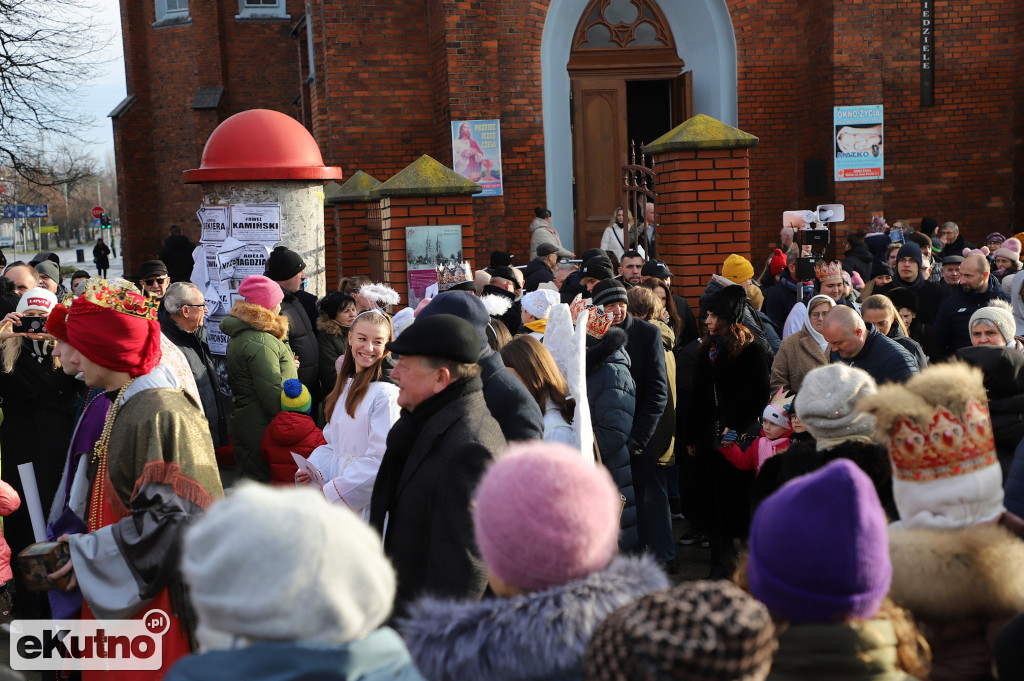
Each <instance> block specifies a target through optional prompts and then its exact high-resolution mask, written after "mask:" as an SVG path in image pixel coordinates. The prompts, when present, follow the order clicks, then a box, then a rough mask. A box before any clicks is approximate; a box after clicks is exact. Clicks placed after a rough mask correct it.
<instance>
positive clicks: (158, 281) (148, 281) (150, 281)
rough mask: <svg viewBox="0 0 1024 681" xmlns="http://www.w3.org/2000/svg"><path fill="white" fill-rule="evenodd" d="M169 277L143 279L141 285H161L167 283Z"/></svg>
mask: <svg viewBox="0 0 1024 681" xmlns="http://www.w3.org/2000/svg"><path fill="white" fill-rule="evenodd" d="M169 278H170V277H156V278H154V279H143V280H142V283H143V284H145V285H146V286H153V285H154V284H162V283H164V282H165V281H167V280H168V279H169Z"/></svg>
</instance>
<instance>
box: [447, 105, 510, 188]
mask: <svg viewBox="0 0 1024 681" xmlns="http://www.w3.org/2000/svg"><path fill="white" fill-rule="evenodd" d="M452 168H454V169H455V172H457V173H458V174H459V175H462V176H463V177H465V178H466V179H468V180H472V181H473V182H476V183H477V184H479V185H480V186H481V187H483V189H484V190H483V191H482V192H481V193H480V194H477V196H501V194H502V185H501V122H500V121H498V120H492V121H452Z"/></svg>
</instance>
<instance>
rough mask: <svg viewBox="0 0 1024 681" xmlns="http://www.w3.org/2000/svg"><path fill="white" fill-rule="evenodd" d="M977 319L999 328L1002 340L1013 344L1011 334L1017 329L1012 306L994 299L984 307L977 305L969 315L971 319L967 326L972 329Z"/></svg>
mask: <svg viewBox="0 0 1024 681" xmlns="http://www.w3.org/2000/svg"><path fill="white" fill-rule="evenodd" d="M999 302H1001V301H999ZM1004 306H1005V307H1004ZM978 320H982V321H985V322H988V323H989V324H990V325H992V326H994V327H996V328H997V329H999V333H1000V334H1002V336H1003V340H1005V341H1006V344H1007V345H1013V335H1014V333H1016V331H1017V323H1016V322H1015V321H1014V319H1013V312H1012V308H1010V307H1009V305H1006V304H1005V303H1004V304H1003V305H999V304H998V303H997V302H996V301H993V303H990V304H988V305H986V306H985V307H979V308H978V309H977V310H976V311H975V312H974V314H972V315H971V321H970V323H969V324H968V325H967V328H968V329H970V330H972V331H973V330H974V323H975V322H976V321H978Z"/></svg>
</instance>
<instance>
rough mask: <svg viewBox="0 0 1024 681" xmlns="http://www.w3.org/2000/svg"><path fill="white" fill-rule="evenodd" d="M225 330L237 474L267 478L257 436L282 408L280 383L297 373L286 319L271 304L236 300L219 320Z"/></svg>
mask: <svg viewBox="0 0 1024 681" xmlns="http://www.w3.org/2000/svg"><path fill="white" fill-rule="evenodd" d="M220 328H221V331H223V332H224V333H225V334H227V335H228V336H229V337H230V338H231V340H229V341H228V351H227V368H228V383H229V384H230V385H231V394H232V398H231V401H232V413H231V433H232V437H233V438H234V447H235V463H236V464H237V465H238V475H239V477H244V478H251V479H253V480H259V481H262V482H270V468H269V466H267V464H266V462H264V461H263V459H262V458H261V457H260V441H261V440H262V439H263V431H264V430H266V428H267V426H268V425H269V424H270V421H271V419H273V418H274V416H275V415H276V414H277V412H279V411H281V386H282V385H283V384H284V382H285V381H286V380H288V379H289V378H298V373H297V371H296V369H295V355H294V354H293V353H292V351H291V348H290V347H289V346H288V320H287V318H285V317H283V316H280V315H275V314H274V313H272V312H271V311H270V310H268V309H266V308H264V307H260V306H259V305H253V304H252V303H246V302H242V301H239V302H237V303H235V306H234V307H232V308H231V312H229V313H228V315H227V316H226V317H224V320H223V321H222V322H221V323H220Z"/></svg>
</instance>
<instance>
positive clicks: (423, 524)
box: [0, 204, 1024, 681]
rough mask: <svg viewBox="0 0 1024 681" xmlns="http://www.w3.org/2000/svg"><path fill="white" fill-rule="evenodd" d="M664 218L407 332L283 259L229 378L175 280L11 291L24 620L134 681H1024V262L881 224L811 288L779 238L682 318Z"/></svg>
mask: <svg viewBox="0 0 1024 681" xmlns="http://www.w3.org/2000/svg"><path fill="white" fill-rule="evenodd" d="M644 213H645V215H644V221H643V223H642V224H641V225H635V224H634V223H633V222H632V216H631V215H629V213H628V211H626V212H625V213H623V212H622V211H621V210H620V214H619V215H618V217H617V219H618V222H616V223H613V225H610V226H609V230H610V232H608V231H606V235H605V236H606V237H608V236H610V237H611V239H612V241H616V239H619V240H620V241H616V243H615V244H614V245H617V246H619V248H615V247H614V245H613V246H610V247H608V248H604V247H603V248H600V249H590V250H588V251H585V252H584V253H582V254H581V256H580V258H578V259H577V258H575V255H574V254H573V253H572V252H571V251H569V250H567V249H565V248H564V247H563V246H562V243H561V241H560V239H559V237H558V233H557V232H556V231H555V230H554V229H553V228H552V227H551V221H550V220H551V215H550V212H548V211H547V210H545V209H537V211H535V218H534V220H533V223H532V224H531V225H530V234H531V240H530V244H531V245H530V249H531V252H530V258H529V260H528V262H527V264H526V265H525V266H523V267H515V266H513V262H514V260H515V258H514V256H513V254H511V253H507V252H500V251H496V252H494V253H493V254H492V255H491V258H490V262H489V263H488V264H487V267H484V268H479V269H475V268H474V267H473V266H472V263H468V262H465V263H440V264H439V265H438V267H437V284H436V287H434V290H431V291H430V293H429V294H428V297H427V298H425V299H423V300H422V301H421V302H419V303H418V304H417V305H415V306H403V305H402V302H403V301H402V300H401V297H400V296H399V294H398V293H397V292H396V291H394V290H393V289H391V288H390V287H389V286H387V285H386V284H384V283H382V282H374V281H371V280H370V279H369V278H368V277H365V276H354V277H351V278H348V279H345V280H343V281H342V282H341V284H340V285H339V287H338V290H336V291H331V292H328V293H327V294H326V295H325V296H323V297H322V298H320V299H317V298H316V297H315V296H313V295H312V294H310V293H308V292H307V291H306V290H305V286H304V281H305V279H306V275H307V272H306V269H307V267H306V262H305V261H304V259H303V257H302V254H300V253H297V252H295V251H292V250H291V249H289V248H288V247H287V246H286V245H281V246H278V247H277V248H275V249H274V250H273V252H272V253H271V254H270V255H269V258H268V260H267V263H266V270H265V273H264V275H253V276H248V277H246V278H245V279H244V280H243V281H241V283H240V285H239V286H238V289H237V296H238V299H237V302H235V303H234V305H233V306H232V307H231V308H230V310H229V311H228V313H227V315H226V316H225V317H224V318H223V320H222V321H221V322H220V329H221V331H222V332H223V333H224V334H225V335H226V336H227V337H228V338H229V340H228V342H227V349H226V355H225V356H224V357H223V358H221V357H217V356H214V355H213V353H211V351H210V347H209V345H208V342H207V339H206V328H205V317H206V314H207V312H208V306H207V301H206V299H205V295H204V292H203V291H202V290H201V289H200V288H198V287H196V286H195V285H194V284H192V283H191V282H189V281H188V280H187V274H184V272H185V270H187V268H186V267H184V266H183V263H178V264H177V265H176V266H175V267H174V268H173V269H172V268H169V267H168V263H166V262H164V261H163V260H152V261H149V262H146V263H144V264H143V265H142V267H141V271H140V275H141V276H140V280H139V281H138V286H136V285H135V284H133V283H131V282H128V281H125V280H117V279H115V280H107V279H104V278H98V277H90V276H89V275H88V273H85V272H75V273H74V275H73V276H72V278H71V280H70V281H69V286H68V287H65V286H64V282H63V276H62V274H61V269H60V266H59V265H60V264H59V260H57V261H56V262H55V261H54V260H55V258H56V256H53V254H49V253H40V254H39V255H37V256H36V258H35V259H33V261H32V262H27V263H26V262H16V263H11V264H9V265H8V266H7V267H6V269H5V270H4V274H3V279H2V282H0V308H2V309H0V312H2V314H3V315H4V316H3V321H2V324H0V399H2V408H3V412H4V420H3V422H2V424H0V456H2V463H3V465H2V466H0V475H2V479H3V480H2V483H0V513H5V514H6V515H7V517H6V519H5V525H4V538H5V540H6V546H7V550H6V551H5V550H4V547H3V546H0V580H3V584H2V585H0V611H2V613H0V621H7V622H9V621H11V620H12V619H14V618H19V619H22V618H58V619H61V618H73V617H80V618H83V619H97V620H103V619H124V618H139V617H142V616H143V614H144V613H145V612H147V611H148V610H151V609H153V608H159V609H162V610H164V611H165V612H166V613H168V615H170V616H171V618H172V626H171V628H170V629H169V630H168V633H167V634H166V635H165V636H164V639H163V642H162V645H163V667H162V668H161V669H160V670H158V671H153V672H138V673H136V674H134V675H132V678H163V677H164V676H165V675H166V678H168V679H181V680H183V679H214V678H216V679H255V680H259V679H267V680H268V681H269V680H270V679H274V680H283V679H305V678H318V679H319V678H324V679H332V678H336V679H353V680H355V679H366V680H369V679H374V680H378V681H384V680H386V679H396V680H402V681H405V680H408V681H418V680H421V679H427V680H429V681H434V680H437V681H441V680H449V679H451V680H455V679H460V680H461V679H508V680H513V679H522V680H527V679H595V680H604V679H614V680H616V681H618V680H622V681H626V680H641V679H642V680H646V679H705V678H715V679H737V680H739V679H751V680H754V679H807V680H811V679H814V680H821V679H840V678H843V679H874V680H876V681H883V680H889V679H920V680H921V681H924V680H925V679H934V680H936V681H947V680H948V681H954V680H956V681H960V680H963V681H973V680H976V679H977V680H982V679H993V678H1000V679H1013V678H1024V676H1022V672H1021V670H1022V669H1024V656H1022V655H1021V650H1024V647H1022V644H1024V614H1022V613H1024V570H1022V569H1021V568H1022V567H1024V544H1022V543H1021V537H1022V536H1024V520H1022V518H1021V516H1024V344H1022V343H1021V341H1020V339H1018V336H1017V333H1018V325H1020V324H1024V317H1022V316H1020V315H1021V314H1022V311H1024V299H1022V298H1021V288H1022V284H1021V283H1018V282H1017V280H1018V279H1021V281H1022V282H1024V278H1019V277H1016V276H1015V275H1016V273H1017V271H1018V270H1020V269H1021V263H1020V261H1019V254H1020V239H1019V237H1014V238H1010V239H1006V238H1003V237H1002V236H1001V235H998V234H993V235H990V236H989V237H988V238H987V239H986V241H987V242H988V243H987V245H986V247H984V248H982V249H973V247H972V246H970V245H969V244H966V243H964V242H963V237H962V236H961V235H960V233H959V229H958V228H957V226H956V225H955V224H954V223H951V222H947V223H945V224H943V225H941V226H940V225H938V223H937V222H936V221H934V220H930V219H927V218H926V219H925V220H923V221H922V222H921V223H920V225H919V226H918V229H912V228H911V226H910V225H909V224H908V223H907V222H906V221H898V222H895V223H894V225H893V226H891V227H890V226H889V225H887V224H885V221H884V219H875V220H872V222H871V227H870V229H869V230H865V231H863V232H858V231H854V232H851V233H850V234H848V236H847V237H846V242H845V243H846V256H845V258H843V259H842V260H836V261H829V260H825V259H820V258H819V259H818V260H817V262H816V267H814V268H813V273H814V274H813V277H811V278H808V277H807V275H808V270H806V269H805V267H806V266H807V263H806V262H800V258H799V257H798V254H799V248H798V244H799V242H800V241H801V238H802V235H801V234H800V233H799V232H794V231H793V230H791V229H790V228H785V229H783V231H782V233H781V234H780V243H779V247H778V248H775V249H773V250H772V253H771V254H769V255H768V257H767V258H766V259H765V268H764V271H763V273H761V274H760V275H758V273H757V272H756V270H755V267H754V265H753V264H752V263H751V262H750V260H748V259H747V258H746V257H744V256H742V255H740V254H732V255H729V256H728V257H725V258H723V261H722V263H721V269H720V271H719V273H716V274H714V275H712V276H711V277H710V278H709V280H708V281H707V284H706V287H705V289H704V291H703V293H702V295H701V296H700V297H699V300H695V301H693V302H694V303H696V305H695V307H694V308H691V306H690V303H689V301H687V300H686V299H685V298H683V297H681V296H679V295H678V294H677V293H676V292H675V291H674V289H673V278H674V277H675V276H676V275H675V274H674V273H673V272H672V271H671V270H670V268H669V267H668V266H667V265H666V264H665V262H663V261H661V260H659V259H657V257H656V252H657V251H656V248H657V229H655V227H656V225H655V210H654V205H653V204H647V206H646V207H645V210H644ZM630 228H633V232H632V233H630ZM931 232H934V234H935V236H934V237H932V236H931ZM172 236H180V233H179V234H176V235H172ZM1021 236H1024V235H1021ZM622 237H625V241H621V238H622ZM182 239H184V237H182ZM894 242H898V243H894ZM925 242H927V243H925ZM890 244H893V245H890ZM608 245H609V244H605V243H604V240H602V246H608ZM641 245H642V247H643V250H640V246H641ZM893 246H895V247H893ZM993 246H994V247H995V248H993ZM965 249H966V250H965ZM181 250H182V251H184V248H182V249H181ZM940 265H941V269H937V268H938V267H939V266H940ZM178 271H180V272H181V273H182V274H178ZM936 275H937V277H936ZM1011 300H1013V302H1012V303H1011V302H1010V301H1011ZM694 309H696V310H697V313H698V314H694ZM1022 328H1024V327H1022ZM24 463H31V464H32V465H33V467H34V477H35V483H36V487H37V488H38V491H39V497H40V502H41V505H42V507H43V509H44V510H45V512H46V522H47V528H46V532H47V537H45V538H41V537H38V536H36V534H35V532H34V531H33V524H32V521H31V518H30V513H29V511H28V510H27V509H26V505H27V504H26V503H25V500H26V490H25V487H24V486H23V484H22V478H21V476H20V475H19V473H18V464H24ZM225 491H226V492H227V493H226V494H225ZM680 532H681V534H679V533H680ZM44 539H48V540H51V541H55V542H57V543H58V544H60V543H63V544H66V545H67V549H68V552H69V554H70V559H69V560H67V561H66V562H65V563H64V564H63V565H62V566H61V567H60V568H59V569H58V570H56V571H55V572H53V573H52V574H50V575H49V576H48V578H49V579H50V580H51V587H52V588H51V589H49V590H46V591H31V590H29V588H28V586H29V585H28V583H27V581H26V576H25V575H24V574H23V573H22V572H20V571H19V560H18V558H17V556H18V554H19V553H20V552H21V551H22V550H24V549H25V548H27V547H29V546H30V545H32V544H33V543H34V542H38V541H42V540H44ZM680 545H683V546H690V547H694V548H693V549H692V550H690V551H688V555H689V556H691V557H692V556H700V558H699V559H694V560H702V561H704V563H705V564H706V569H707V577H706V578H705V579H702V580H698V581H690V582H682V583H679V584H676V585H674V586H673V584H672V582H673V581H678V577H676V575H677V574H678V573H679V568H680V561H679V556H677V547H678V546H680ZM704 549H706V550H707V551H706V552H705V551H704ZM12 567H13V568H14V569H13V570H11V568H12ZM91 674H92V673H91V672H83V677H84V676H89V675H91Z"/></svg>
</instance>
